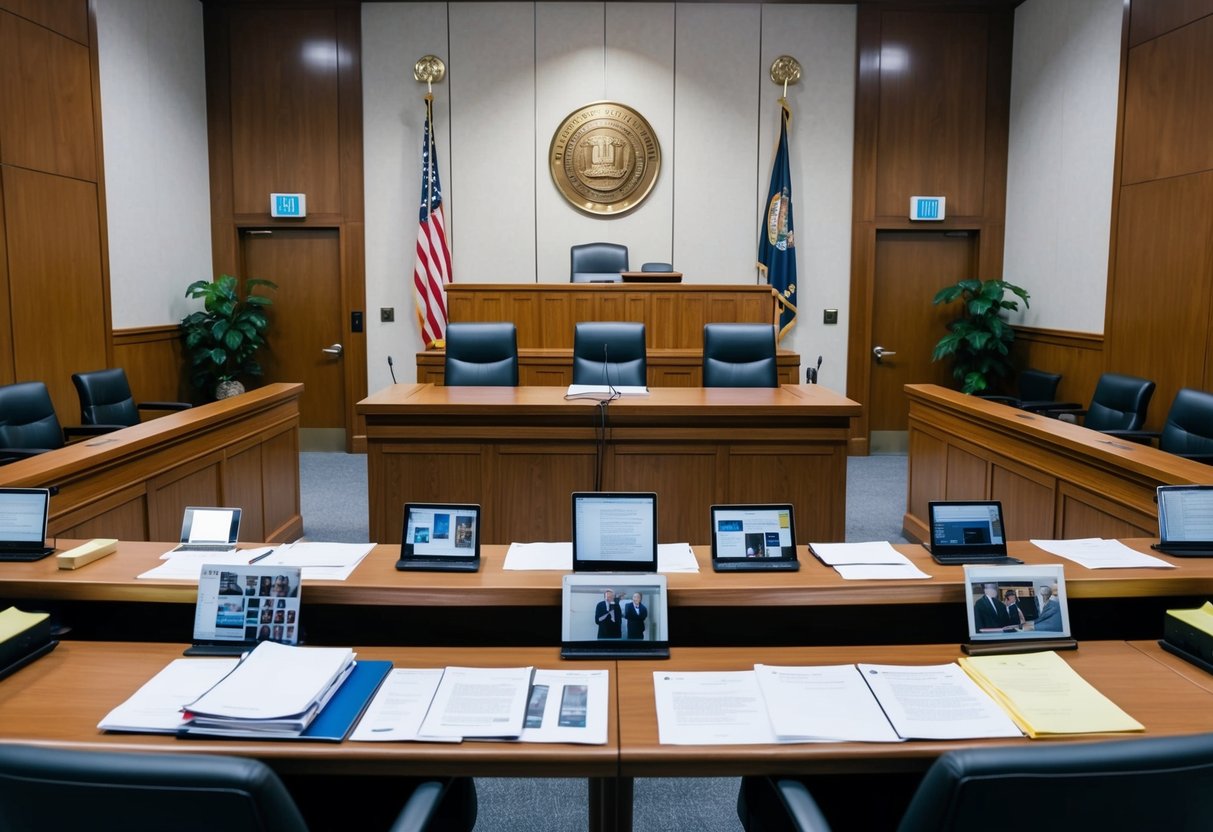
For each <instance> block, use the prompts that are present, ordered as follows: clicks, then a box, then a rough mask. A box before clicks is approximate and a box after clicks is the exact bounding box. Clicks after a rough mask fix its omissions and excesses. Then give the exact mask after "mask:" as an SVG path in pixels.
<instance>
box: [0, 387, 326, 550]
mask: <svg viewBox="0 0 1213 832" xmlns="http://www.w3.org/2000/svg"><path fill="white" fill-rule="evenodd" d="M302 392H303V385H302V384H267V385H266V386H265V387H260V388H258V389H256V390H250V391H249V392H247V393H243V394H241V395H239V396H233V397H232V398H230V399H224V400H223V401H219V402H212V403H211V404H204V405H201V406H199V407H195V408H191V409H189V410H183V411H180V412H176V413H171V414H168V415H166V416H161V417H159V418H157V419H152V420H151V421H148V422H143V423H142V424H138V425H135V426H133V427H129V428H123V429H122V430H118V431H114V432H113V433H107V434H104V435H102V436H96V437H92V438H90V439H86V440H84V441H82V442H77V443H75V444H73V445H68V446H67V447H64V448H59V449H58V450H54V451H48V452H47V453H44V454H39V455H38V456H35V457H31V458H29V459H23V460H21V461H19V462H13V463H11V464H9V465H5V466H3V467H0V486H8V487H24V488H28V487H35V486H36V487H57V488H58V492H57V493H56V494H55V495H54V497H52V498H51V506H50V508H51V516H50V522H49V527H48V530H47V533H48V534H49V535H60V536H63V537H84V538H91V537H94V536H97V537H116V538H119V539H122V540H176V539H177V538H178V536H179V534H180V531H181V515H182V512H183V511H184V509H185V507H186V506H191V505H202V506H208V505H210V506H224V505H229V506H242V507H243V509H244V516H243V519H242V521H241V533H242V534H243V535H244V536H245V537H247V538H249V539H252V540H272V541H286V540H294V539H295V538H297V537H299V535H300V534H302V533H303V518H302V516H301V515H300V513H299V396H300V394H301V393H302Z"/></svg>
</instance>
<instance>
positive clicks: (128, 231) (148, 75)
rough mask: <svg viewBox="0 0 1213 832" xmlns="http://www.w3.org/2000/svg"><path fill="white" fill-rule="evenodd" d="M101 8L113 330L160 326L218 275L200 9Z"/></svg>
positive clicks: (105, 2)
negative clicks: (190, 288) (189, 289)
mask: <svg viewBox="0 0 1213 832" xmlns="http://www.w3.org/2000/svg"><path fill="white" fill-rule="evenodd" d="M96 9H97V52H98V63H99V68H100V78H101V105H102V109H101V127H102V141H103V143H104V148H105V197H106V200H105V201H106V218H107V223H108V226H109V263H110V297H111V306H112V315H113V326H114V328H115V329H122V328H126V327H138V326H156V325H162V324H164V323H166V320H165V318H166V317H168V319H169V321H173V322H175V321H176V320H178V319H180V318H182V317H184V316H185V315H186V314H187V313H188V312H189V311H190V308H191V307H190V303H191V302H190V301H187V300H186V298H185V287H186V286H187V285H188V284H190V283H192V282H193V281H195V280H204V279H208V278H211V277H213V274H212V271H211V268H212V265H211V211H210V194H211V190H210V187H211V186H210V175H209V172H208V166H207V134H206V73H205V68H204V60H203V48H202V4H201V3H200V2H198V0H97V4H96Z"/></svg>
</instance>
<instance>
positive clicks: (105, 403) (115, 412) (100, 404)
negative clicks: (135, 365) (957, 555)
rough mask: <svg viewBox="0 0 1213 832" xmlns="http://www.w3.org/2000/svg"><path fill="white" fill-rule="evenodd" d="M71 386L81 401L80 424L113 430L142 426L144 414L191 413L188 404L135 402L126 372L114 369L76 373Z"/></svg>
mask: <svg viewBox="0 0 1213 832" xmlns="http://www.w3.org/2000/svg"><path fill="white" fill-rule="evenodd" d="M72 384H74V385H76V395H77V396H79V397H80V423H81V424H83V425H109V426H111V429H112V430H117V429H118V428H123V427H130V426H131V425H137V424H139V422H140V421H142V419H141V418H140V416H139V411H141V410H160V411H179V410H188V409H189V407H190V405H188V404H186V403H185V402H138V403H136V402H135V397H134V395H133V394H132V393H131V385H130V383H129V382H128V381H127V379H126V370H123V369H122V368H121V367H114V368H111V369H108V370H95V371H93V372H89V373H74V374H73V375H72Z"/></svg>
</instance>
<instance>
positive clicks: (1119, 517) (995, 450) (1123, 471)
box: [904, 384, 1213, 540]
mask: <svg viewBox="0 0 1213 832" xmlns="http://www.w3.org/2000/svg"><path fill="white" fill-rule="evenodd" d="M905 391H906V396H907V398H908V399H909V402H910V437H909V442H910V459H909V464H910V473H909V497H908V505H907V508H906V515H905V520H904V531H905V535H906V536H907V537H909V538H911V539H914V540H925V539H926V538H927V503H928V502H929V501H931V500H1001V501H1002V505H1003V517H1004V519H1005V522H1006V526H1007V538H1008V539H1012V540H1028V539H1031V538H1044V539H1073V538H1084V537H1108V538H1118V537H1119V538H1123V537H1149V536H1151V535H1156V534H1157V533H1158V507H1157V505H1156V503H1155V502H1154V497H1155V489H1156V488H1157V487H1158V486H1160V485H1174V484H1189V483H1202V482H1210V481H1213V467H1210V466H1208V465H1202V464H1201V463H1199V462H1193V461H1192V460H1188V459H1183V458H1181V457H1177V456H1175V455H1173V454H1168V453H1163V452H1162V451H1159V450H1158V449H1156V448H1152V447H1150V446H1148V445H1139V444H1137V443H1135V442H1129V441H1127V440H1123V439H1116V438H1113V437H1109V436H1107V435H1105V434H1102V433H1099V432H1097V431H1093V430H1088V429H1086V428H1084V427H1081V426H1079V425H1074V424H1070V423H1067V422H1062V421H1061V420H1059V419H1051V418H1049V417H1047V416H1041V415H1039V414H1034V413H1029V412H1027V411H1024V410H1019V409H1017V408H1013V407H1008V406H1007V405H1004V404H998V403H996V402H990V401H986V400H985V399H981V398H977V397H974V396H965V395H963V394H961V393H958V392H956V391H955V390H948V389H946V388H943V387H938V386H936V385H933V384H907V385H906V387H905Z"/></svg>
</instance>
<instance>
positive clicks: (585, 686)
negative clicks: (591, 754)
mask: <svg viewBox="0 0 1213 832" xmlns="http://www.w3.org/2000/svg"><path fill="white" fill-rule="evenodd" d="M609 700H610V671H608V670H536V671H535V679H534V681H533V682H532V683H531V694H530V698H529V699H528V701H527V709H526V722H525V723H524V725H523V729H522V736H521V737H519V739H520V740H521V741H522V742H571V743H581V744H586V745H605V744H606V741H607V707H608V703H609Z"/></svg>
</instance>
